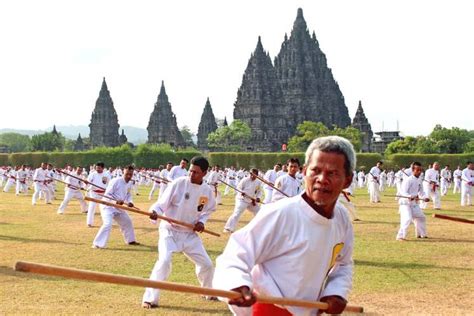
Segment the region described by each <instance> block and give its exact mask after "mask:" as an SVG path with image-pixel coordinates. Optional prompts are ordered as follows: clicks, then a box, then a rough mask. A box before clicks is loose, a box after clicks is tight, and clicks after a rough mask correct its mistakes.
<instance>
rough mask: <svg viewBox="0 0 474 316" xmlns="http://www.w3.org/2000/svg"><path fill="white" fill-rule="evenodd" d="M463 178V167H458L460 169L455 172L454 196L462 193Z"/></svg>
mask: <svg viewBox="0 0 474 316" xmlns="http://www.w3.org/2000/svg"><path fill="white" fill-rule="evenodd" d="M461 176H462V170H461V166H458V168H457V169H456V170H454V172H453V182H454V188H453V194H456V193H460V192H461Z"/></svg>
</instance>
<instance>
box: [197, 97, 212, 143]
mask: <svg viewBox="0 0 474 316" xmlns="http://www.w3.org/2000/svg"><path fill="white" fill-rule="evenodd" d="M216 129H217V123H216V117H215V116H214V113H213V112H212V107H211V102H210V101H209V98H207V102H206V105H205V106H204V110H203V112H202V115H201V122H200V123H199V128H198V133H197V146H198V148H199V149H203V150H207V149H208V145H207V136H208V135H209V133H212V132H214V131H215V130H216Z"/></svg>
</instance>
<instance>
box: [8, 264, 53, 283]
mask: <svg viewBox="0 0 474 316" xmlns="http://www.w3.org/2000/svg"><path fill="white" fill-rule="evenodd" d="M0 275H6V276H12V277H16V278H23V279H35V280H47V281H60V280H61V278H59V277H51V276H44V275H38V274H33V273H24V272H18V271H15V270H14V269H13V267H7V266H0Z"/></svg>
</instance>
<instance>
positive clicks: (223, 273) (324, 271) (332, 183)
mask: <svg viewBox="0 0 474 316" xmlns="http://www.w3.org/2000/svg"><path fill="white" fill-rule="evenodd" d="M355 163H356V156H355V153H354V149H353V147H352V145H351V143H350V142H349V141H348V140H346V139H344V138H341V137H338V136H329V137H321V138H317V139H315V140H314V141H313V142H312V143H311V144H310V146H309V147H308V149H307V151H306V158H305V167H304V181H305V184H306V186H305V191H304V192H303V193H302V194H299V195H297V196H294V197H291V198H286V199H282V200H280V201H277V202H275V203H271V204H267V205H264V206H263V207H262V209H261V210H260V211H259V213H258V214H257V216H256V217H255V218H254V219H253V220H252V221H251V222H250V223H249V224H248V225H247V226H245V227H244V228H242V229H241V230H239V231H237V232H235V233H233V234H232V235H231V236H230V239H229V242H228V244H227V246H226V248H225V250H224V252H223V254H222V255H221V256H219V257H218V258H217V261H216V271H215V275H214V283H213V285H214V287H215V288H219V289H225V290H232V291H236V292H239V293H241V294H242V296H241V297H240V298H238V299H233V300H230V301H228V303H229V304H230V306H231V309H233V311H234V312H235V313H236V314H238V315H247V314H250V313H252V312H253V315H291V314H294V315H316V314H317V313H318V310H317V309H306V308H300V307H291V306H284V307H277V306H275V305H270V304H262V303H256V295H272V296H278V297H285V298H295V299H303V300H314V301H315V300H320V301H324V302H327V303H328V304H329V308H328V310H327V311H326V312H327V313H331V314H339V313H341V312H342V311H343V310H344V308H345V306H346V303H347V301H346V299H347V297H348V295H349V291H350V289H351V287H352V270H353V260H352V249H353V238H354V237H353V232H352V224H351V221H350V219H349V217H348V214H347V210H346V209H345V208H344V207H343V206H342V205H340V204H338V203H337V199H338V197H339V194H340V193H341V191H342V190H343V189H345V188H347V187H348V186H349V185H350V184H351V182H352V176H353V170H354V166H355ZM250 306H252V309H253V310H251V309H250V308H249V307H250Z"/></svg>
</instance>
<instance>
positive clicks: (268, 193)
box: [263, 188, 273, 204]
mask: <svg viewBox="0 0 474 316" xmlns="http://www.w3.org/2000/svg"><path fill="white" fill-rule="evenodd" d="M263 190H264V191H265V199H264V200H263V203H265V204H266V203H270V202H271V201H272V195H273V189H268V188H264V189H263Z"/></svg>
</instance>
